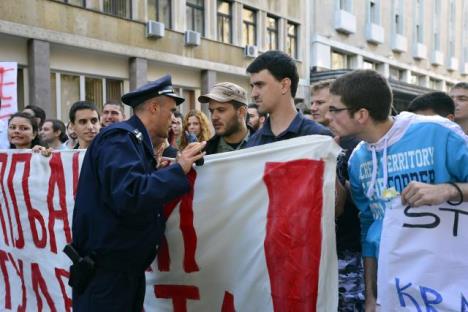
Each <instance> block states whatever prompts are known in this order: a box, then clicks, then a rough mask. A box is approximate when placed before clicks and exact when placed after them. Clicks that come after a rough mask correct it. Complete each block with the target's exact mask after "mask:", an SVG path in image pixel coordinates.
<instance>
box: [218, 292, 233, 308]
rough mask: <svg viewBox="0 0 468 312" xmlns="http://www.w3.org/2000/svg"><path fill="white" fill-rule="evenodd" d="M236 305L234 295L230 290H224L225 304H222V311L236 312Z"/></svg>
mask: <svg viewBox="0 0 468 312" xmlns="http://www.w3.org/2000/svg"><path fill="white" fill-rule="evenodd" d="M235 311H236V308H235V307H234V296H233V294H231V293H230V292H229V291H225V292H224V299H223V305H222V306H221V312H235Z"/></svg>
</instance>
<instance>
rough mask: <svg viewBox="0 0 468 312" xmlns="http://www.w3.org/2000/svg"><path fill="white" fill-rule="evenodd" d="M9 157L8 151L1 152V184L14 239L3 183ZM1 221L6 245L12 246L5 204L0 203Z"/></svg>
mask: <svg viewBox="0 0 468 312" xmlns="http://www.w3.org/2000/svg"><path fill="white" fill-rule="evenodd" d="M7 159H8V154H6V153H1V154H0V164H1V165H2V171H1V172H0V179H1V185H2V194H3V202H4V203H5V208H6V212H7V217H8V223H9V225H10V235H11V238H12V239H13V227H12V225H11V215H10V206H9V205H8V199H7V196H6V192H5V185H4V183H3V181H5V180H4V178H5V170H6V165H7ZM0 223H1V225H2V233H3V241H4V242H5V245H6V246H10V242H9V240H8V233H7V229H6V221H5V216H4V215H3V206H2V205H1V204H0Z"/></svg>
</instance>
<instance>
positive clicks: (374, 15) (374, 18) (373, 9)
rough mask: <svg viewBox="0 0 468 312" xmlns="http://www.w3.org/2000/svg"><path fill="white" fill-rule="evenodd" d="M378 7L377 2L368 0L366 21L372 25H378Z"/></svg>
mask: <svg viewBox="0 0 468 312" xmlns="http://www.w3.org/2000/svg"><path fill="white" fill-rule="evenodd" d="M379 9H380V5H379V3H378V2H377V0H369V16H368V20H369V22H370V23H372V24H380V14H379Z"/></svg>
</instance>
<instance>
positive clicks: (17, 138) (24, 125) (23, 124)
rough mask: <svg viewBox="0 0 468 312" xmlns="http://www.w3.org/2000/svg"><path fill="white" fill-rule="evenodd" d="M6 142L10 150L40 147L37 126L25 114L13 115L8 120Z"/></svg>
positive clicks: (34, 121) (29, 116) (32, 118)
mask: <svg viewBox="0 0 468 312" xmlns="http://www.w3.org/2000/svg"><path fill="white" fill-rule="evenodd" d="M8 141H9V142H10V148H13V149H28V148H33V147H34V146H36V145H40V141H39V136H38V125H37V123H36V120H35V119H34V117H31V115H30V114H27V113H15V114H13V115H11V117H10V119H9V120H8Z"/></svg>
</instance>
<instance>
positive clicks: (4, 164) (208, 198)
mask: <svg viewBox="0 0 468 312" xmlns="http://www.w3.org/2000/svg"><path fill="white" fill-rule="evenodd" d="M338 151H339V148H338V147H337V145H336V144H334V142H333V140H332V139H331V138H329V137H323V136H309V137H302V138H297V139H293V140H288V141H283V142H278V143H274V144H269V145H264V146H259V147H256V148H251V149H246V150H241V151H236V152H232V153H226V154H218V155H213V156H207V157H206V159H205V165H204V166H203V167H196V168H195V170H194V171H192V172H191V173H190V175H189V177H190V179H191V181H193V184H194V192H192V193H190V194H187V195H185V196H184V197H182V198H181V199H179V200H177V201H174V202H173V203H170V204H168V205H167V206H166V208H165V214H166V216H167V217H168V222H167V230H166V239H165V242H166V243H164V244H163V245H162V246H161V248H160V250H159V253H158V259H157V261H155V262H154V263H153V264H152V265H151V268H150V269H148V271H147V288H146V289H147V290H146V300H145V311H185V310H187V311H234V310H236V311H284V310H286V309H289V310H291V309H292V310H294V311H336V308H337V302H338V298H337V293H338V291H337V280H338V278H337V262H336V250H335V230H334V227H335V226H334V183H335V180H334V179H335V166H336V155H337V153H338ZM83 156H84V153H83V152H61V153H59V152H56V153H53V155H52V158H45V157H43V156H40V155H36V154H35V155H31V154H30V153H21V152H18V151H16V152H15V151H8V152H7V153H0V166H1V170H0V179H1V182H2V184H1V189H0V193H1V195H0V205H1V206H0V212H1V214H0V221H1V222H0V223H1V224H0V225H1V227H0V281H2V282H0V310H17V309H19V310H21V309H22V308H24V309H25V310H30V309H33V310H36V309H39V310H40V309H44V310H51V311H70V310H71V290H70V289H69V287H68V286H67V283H68V267H69V265H70V260H68V259H67V258H66V256H65V255H64V254H63V253H62V252H61V250H62V248H63V246H64V245H65V243H66V242H67V241H69V240H70V239H71V237H70V229H69V226H71V217H72V209H73V198H74V189H75V186H76V182H77V179H78V172H79V168H80V164H81V161H82V158H83ZM322 208H323V209H322Z"/></svg>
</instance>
